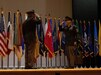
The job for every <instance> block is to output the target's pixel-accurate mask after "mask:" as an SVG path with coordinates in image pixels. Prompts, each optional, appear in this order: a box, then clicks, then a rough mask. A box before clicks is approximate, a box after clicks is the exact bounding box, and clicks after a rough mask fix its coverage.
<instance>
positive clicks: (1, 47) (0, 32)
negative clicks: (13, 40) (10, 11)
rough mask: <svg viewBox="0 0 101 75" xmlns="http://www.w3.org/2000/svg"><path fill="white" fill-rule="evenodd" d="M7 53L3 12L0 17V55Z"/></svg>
mask: <svg viewBox="0 0 101 75" xmlns="http://www.w3.org/2000/svg"><path fill="white" fill-rule="evenodd" d="M7 54H8V49H7V40H6V32H5V26H4V18H3V14H1V17H0V55H1V56H6V55H7Z"/></svg>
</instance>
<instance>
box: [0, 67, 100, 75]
mask: <svg viewBox="0 0 101 75" xmlns="http://www.w3.org/2000/svg"><path fill="white" fill-rule="evenodd" d="M18 74H19V75H101V68H75V69H62V68H58V69H0V75H18Z"/></svg>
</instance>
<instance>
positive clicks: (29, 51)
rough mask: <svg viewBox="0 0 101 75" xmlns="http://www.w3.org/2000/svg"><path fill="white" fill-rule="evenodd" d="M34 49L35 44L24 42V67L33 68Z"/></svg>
mask: <svg viewBox="0 0 101 75" xmlns="http://www.w3.org/2000/svg"><path fill="white" fill-rule="evenodd" d="M34 50H35V44H31V45H28V44H26V50H25V67H26V68H33V65H34Z"/></svg>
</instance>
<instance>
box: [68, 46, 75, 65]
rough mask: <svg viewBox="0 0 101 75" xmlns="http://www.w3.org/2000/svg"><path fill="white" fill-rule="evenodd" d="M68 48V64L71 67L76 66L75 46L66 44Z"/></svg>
mask: <svg viewBox="0 0 101 75" xmlns="http://www.w3.org/2000/svg"><path fill="white" fill-rule="evenodd" d="M66 50H67V60H68V65H69V67H74V66H75V54H74V50H75V46H66Z"/></svg>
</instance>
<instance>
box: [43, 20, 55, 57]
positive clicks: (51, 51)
mask: <svg viewBox="0 0 101 75" xmlns="http://www.w3.org/2000/svg"><path fill="white" fill-rule="evenodd" d="M47 24H48V26H46V27H47V28H46V29H47V30H46V32H45V33H46V34H45V37H44V43H45V46H46V47H47V49H48V51H49V57H50V58H52V57H53V54H54V49H53V39H52V31H51V30H52V29H51V26H50V21H49V20H48V23H47Z"/></svg>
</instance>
